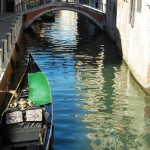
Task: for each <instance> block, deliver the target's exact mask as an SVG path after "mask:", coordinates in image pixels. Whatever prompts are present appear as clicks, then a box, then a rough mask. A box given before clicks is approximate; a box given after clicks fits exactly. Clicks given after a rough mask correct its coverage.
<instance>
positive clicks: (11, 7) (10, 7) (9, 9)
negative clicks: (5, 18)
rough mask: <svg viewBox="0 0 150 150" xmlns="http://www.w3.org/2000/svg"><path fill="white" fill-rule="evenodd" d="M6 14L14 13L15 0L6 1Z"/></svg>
mask: <svg viewBox="0 0 150 150" xmlns="http://www.w3.org/2000/svg"><path fill="white" fill-rule="evenodd" d="M6 12H14V0H6Z"/></svg>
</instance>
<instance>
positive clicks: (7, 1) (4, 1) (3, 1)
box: [0, 0, 21, 12]
mask: <svg viewBox="0 0 150 150" xmlns="http://www.w3.org/2000/svg"><path fill="white" fill-rule="evenodd" d="M20 2H21V0H0V12H15V8H16V5H17V4H18V3H20Z"/></svg>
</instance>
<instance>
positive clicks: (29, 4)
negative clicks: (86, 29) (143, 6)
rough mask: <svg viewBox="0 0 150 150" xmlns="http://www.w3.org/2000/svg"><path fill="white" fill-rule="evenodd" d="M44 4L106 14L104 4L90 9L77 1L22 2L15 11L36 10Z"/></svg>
mask: <svg viewBox="0 0 150 150" xmlns="http://www.w3.org/2000/svg"><path fill="white" fill-rule="evenodd" d="M46 4H51V5H53V6H68V5H69V6H70V5H73V6H75V5H77V6H80V7H82V6H83V7H86V8H90V9H93V10H95V11H99V12H101V13H106V4H103V3H99V7H98V8H95V7H92V6H90V5H88V4H84V3H81V2H79V0H22V1H21V3H18V4H17V5H16V8H15V11H16V12H24V11H26V10H29V9H32V8H36V7H38V6H42V5H46Z"/></svg>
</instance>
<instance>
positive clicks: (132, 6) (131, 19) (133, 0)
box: [129, 0, 136, 27]
mask: <svg viewBox="0 0 150 150" xmlns="http://www.w3.org/2000/svg"><path fill="white" fill-rule="evenodd" d="M130 2H131V3H130V17H129V23H130V24H131V27H134V20H135V3H136V0H131V1H130Z"/></svg>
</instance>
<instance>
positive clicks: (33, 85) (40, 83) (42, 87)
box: [28, 72, 52, 106]
mask: <svg viewBox="0 0 150 150" xmlns="http://www.w3.org/2000/svg"><path fill="white" fill-rule="evenodd" d="M28 86H29V100H30V101H31V102H33V103H34V104H35V105H36V106H39V105H44V104H48V103H50V102H51V101H52V100H51V92H50V86H49V82H48V80H47V78H46V76H45V75H44V73H42V72H36V73H28Z"/></svg>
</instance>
